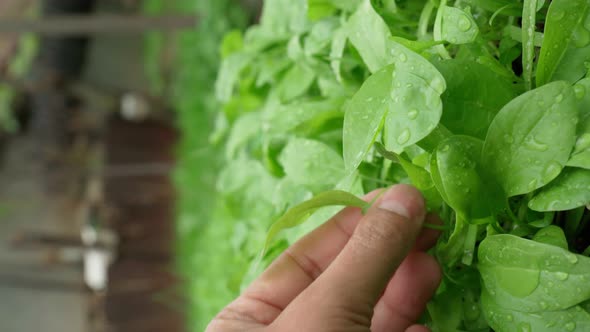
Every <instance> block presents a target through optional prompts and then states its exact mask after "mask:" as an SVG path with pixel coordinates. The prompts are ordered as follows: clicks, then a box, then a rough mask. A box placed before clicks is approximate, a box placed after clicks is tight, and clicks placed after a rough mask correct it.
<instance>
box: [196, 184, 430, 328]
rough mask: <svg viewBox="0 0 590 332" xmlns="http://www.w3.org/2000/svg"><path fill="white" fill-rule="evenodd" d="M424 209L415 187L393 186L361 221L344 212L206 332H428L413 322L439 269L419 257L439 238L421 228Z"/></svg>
mask: <svg viewBox="0 0 590 332" xmlns="http://www.w3.org/2000/svg"><path fill="white" fill-rule="evenodd" d="M377 195H378V192H377V191H374V192H372V193H370V194H368V195H367V196H366V197H365V199H366V200H371V199H374V198H375V197H376V196H377ZM424 205H425V204H424V200H423V198H422V196H421V194H420V193H419V192H418V191H417V190H416V189H414V188H412V187H410V186H407V185H397V186H394V187H392V188H391V189H389V190H388V191H387V192H386V193H385V194H383V195H382V196H381V197H380V198H379V199H378V200H377V201H376V203H375V204H374V207H372V208H371V209H370V210H369V211H368V212H367V214H366V215H365V216H362V215H361V211H360V209H358V208H346V209H344V210H342V211H341V212H340V213H338V214H337V215H336V216H334V217H333V218H331V219H330V220H329V221H328V222H326V223H325V224H323V225H322V226H320V227H318V228H317V229H316V230H314V231H313V232H311V233H310V234H308V235H307V236H305V237H304V238H302V239H301V240H299V241H298V242H297V243H295V244H294V245H292V246H291V247H290V248H288V249H287V250H286V251H285V252H284V253H283V254H282V255H281V256H279V257H278V258H277V259H276V260H275V261H274V262H273V263H272V264H271V265H270V266H269V267H268V269H267V270H266V271H265V272H264V273H263V274H262V275H261V276H260V277H259V278H258V279H257V280H255V281H254V282H253V283H252V284H251V285H250V286H249V287H248V288H247V289H246V290H245V291H244V293H243V294H242V295H241V296H240V297H239V298H238V299H236V300H235V301H234V302H232V303H231V304H230V305H228V306H227V307H226V308H225V309H223V310H222V311H221V313H219V314H218V315H217V317H215V319H214V320H213V321H212V322H211V323H210V324H209V326H208V328H207V331H208V332H226V331H281V332H282V331H318V332H319V331H321V332H324V331H339V332H340V331H345V332H347V331H373V332H385V331H406V332H410V331H411V332H422V331H428V328H426V327H424V326H420V325H414V323H415V322H416V320H417V319H418V318H419V317H420V315H421V314H422V312H423V311H424V308H425V306H426V303H427V302H428V300H429V299H430V297H431V296H432V295H433V293H434V292H435V290H436V288H437V287H438V285H439V283H440V279H441V271H440V267H439V265H438V263H437V262H436V261H435V259H434V258H433V257H431V256H429V255H427V254H426V253H425V252H424V251H425V250H428V249H429V248H430V247H432V246H433V245H434V243H435V242H436V238H437V236H438V234H437V232H436V231H433V230H430V229H422V225H423V222H424V219H425V218H426V217H425V215H426V212H425V207H424ZM429 218H430V217H429ZM433 218H434V217H433ZM435 222H436V221H435Z"/></svg>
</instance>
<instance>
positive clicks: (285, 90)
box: [277, 64, 316, 102]
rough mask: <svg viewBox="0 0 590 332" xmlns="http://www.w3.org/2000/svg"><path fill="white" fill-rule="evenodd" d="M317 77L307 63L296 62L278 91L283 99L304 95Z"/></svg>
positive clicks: (278, 87)
mask: <svg viewBox="0 0 590 332" xmlns="http://www.w3.org/2000/svg"><path fill="white" fill-rule="evenodd" d="M315 79H316V74H315V72H314V71H313V70H312V69H311V68H309V67H308V66H305V65H299V64H295V65H294V66H293V67H291V69H289V70H288V71H287V73H286V74H285V76H284V77H283V79H282V80H281V82H280V83H279V85H278V86H277V93H278V94H279V97H280V98H281V100H282V101H285V102H287V101H291V100H293V99H295V98H297V97H299V96H301V95H303V94H304V93H305V92H306V91H307V90H308V89H309V88H310V87H311V85H312V84H313V82H314V80H315Z"/></svg>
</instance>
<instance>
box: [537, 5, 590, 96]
mask: <svg viewBox="0 0 590 332" xmlns="http://www.w3.org/2000/svg"><path fill="white" fill-rule="evenodd" d="M588 8H589V3H588V1H587V0H553V1H551V5H549V11H548V12H547V19H546V21H545V37H544V40H543V46H542V47H541V53H540V57H539V62H538V65H537V86H541V85H543V84H547V83H549V82H550V81H551V80H553V77H554V75H555V72H556V70H557V68H558V67H559V66H560V64H561V63H562V61H564V56H565V54H566V53H567V52H568V49H569V48H570V43H571V42H572V41H573V40H574V35H575V34H583V35H585V36H586V37H587V38H586V37H583V38H582V37H581V36H580V37H578V38H582V40H583V42H582V41H577V43H578V44H579V45H581V44H585V45H584V46H587V45H588V44H590V32H589V31H587V30H586V28H585V27H584V26H583V23H584V21H585V19H586V16H587V13H588ZM582 64H583V62H582ZM582 69H583V68H582ZM584 72H585V70H584V71H582V73H581V74H582V75H580V76H579V77H578V79H579V78H581V77H582V76H583V74H584ZM559 79H564V77H560V78H559ZM574 80H576V79H574ZM572 83H573V82H572Z"/></svg>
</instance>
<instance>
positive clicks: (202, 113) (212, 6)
mask: <svg viewBox="0 0 590 332" xmlns="http://www.w3.org/2000/svg"><path fill="white" fill-rule="evenodd" d="M144 9H145V11H146V12H147V13H151V14H159V13H166V12H168V13H170V12H182V13H189V14H190V13H194V14H196V15H198V16H199V17H200V21H199V25H198V26H196V27H195V29H193V30H191V31H185V32H180V33H178V35H177V36H175V37H174V38H175V39H174V41H175V42H174V43H173V45H174V47H175V48H176V49H175V50H174V52H173V55H172V56H173V58H172V63H173V66H174V67H173V70H172V73H173V74H172V76H171V77H170V81H169V82H166V77H165V75H162V69H161V61H160V59H161V56H162V52H169V51H170V50H169V49H167V47H168V46H169V44H168V43H167V42H166V38H168V36H166V35H164V34H161V33H154V34H151V35H150V36H148V37H147V38H146V53H145V54H146V55H145V56H146V70H147V72H148V73H149V75H150V78H151V80H152V83H153V86H154V89H155V90H156V91H157V92H160V93H167V94H168V97H169V98H170V100H171V102H172V104H173V105H174V107H175V109H176V116H177V124H178V128H179V130H180V132H181V142H180V144H179V145H178V148H177V149H178V150H177V155H178V159H177V166H176V171H175V174H174V181H175V184H176V188H177V192H178V199H177V205H176V218H177V221H176V223H177V246H178V247H177V252H178V267H179V269H180V271H181V272H182V273H183V274H184V276H185V277H186V280H187V283H188V284H187V285H188V289H187V294H188V296H189V299H190V308H189V314H188V315H187V318H188V319H189V324H190V327H191V330H194V331H203V330H204V328H205V326H206V324H207V322H208V321H209V320H210V318H211V317H212V316H213V315H214V314H215V313H216V312H217V311H218V310H219V308H220V307H221V306H223V305H224V304H225V303H227V302H228V301H229V300H230V299H231V298H232V296H234V294H235V291H236V290H237V289H238V288H237V286H235V285H232V283H236V284H238V285H239V280H240V278H239V277H236V278H235V281H232V280H228V279H227V276H231V275H233V274H236V273H237V274H239V273H240V272H241V271H242V270H243V269H244V268H245V267H247V261H244V262H242V261H241V259H240V258H239V257H238V258H236V257H235V255H234V253H233V252H232V247H231V243H230V242H229V241H227V239H228V238H229V237H231V236H232V235H233V232H234V228H235V227H234V223H233V218H232V217H231V215H229V214H228V212H227V209H226V208H225V207H224V206H223V205H224V202H222V201H219V200H217V194H216V190H215V184H216V182H217V173H218V169H219V168H220V167H221V158H220V151H219V148H216V147H214V146H212V145H210V143H209V137H210V135H211V134H212V130H213V128H214V122H215V115H216V113H217V112H218V109H219V107H220V106H219V104H218V102H217V101H216V99H215V95H214V85H215V79H216V76H217V70H218V67H219V61H220V59H219V49H220V46H221V45H220V43H221V40H222V39H223V36H224V35H225V34H226V33H227V32H229V31H230V30H232V29H234V28H240V29H243V28H245V26H246V24H247V21H248V18H247V15H246V14H245V12H243V11H242V9H241V7H240V6H237V5H236V4H235V1H231V0H174V1H169V0H146V1H145V4H144ZM167 84H169V86H166V85H167ZM236 271H237V272H236ZM228 283H229V285H228Z"/></svg>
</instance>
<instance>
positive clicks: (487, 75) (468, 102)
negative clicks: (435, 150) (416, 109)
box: [435, 59, 517, 139]
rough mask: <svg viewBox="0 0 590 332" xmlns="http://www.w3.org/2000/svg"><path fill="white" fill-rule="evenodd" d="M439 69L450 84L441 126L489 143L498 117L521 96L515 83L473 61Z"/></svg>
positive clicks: (446, 62)
mask: <svg viewBox="0 0 590 332" xmlns="http://www.w3.org/2000/svg"><path fill="white" fill-rule="evenodd" d="M435 65H436V68H437V69H438V70H439V71H440V72H441V73H442V75H443V76H444V78H445V81H446V82H447V90H446V91H445V93H444V94H443V95H442V102H443V113H442V118H441V123H442V124H443V125H445V127H447V128H448V129H449V130H450V131H451V132H453V133H455V134H458V135H470V136H474V137H477V138H481V139H485V137H486V134H487V132H488V128H489V126H490V124H491V123H492V120H493V119H494V117H495V116H496V114H498V112H499V111H500V109H502V107H504V105H506V104H507V103H508V102H509V101H511V100H512V99H514V98H515V97H516V96H517V92H516V89H515V88H514V87H513V85H512V82H511V81H510V80H508V79H506V78H505V77H502V76H500V75H498V74H496V73H495V72H494V71H493V70H491V69H489V68H488V67H487V66H484V65H482V64H479V63H477V62H475V61H471V60H469V59H453V60H444V61H439V62H435Z"/></svg>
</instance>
